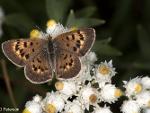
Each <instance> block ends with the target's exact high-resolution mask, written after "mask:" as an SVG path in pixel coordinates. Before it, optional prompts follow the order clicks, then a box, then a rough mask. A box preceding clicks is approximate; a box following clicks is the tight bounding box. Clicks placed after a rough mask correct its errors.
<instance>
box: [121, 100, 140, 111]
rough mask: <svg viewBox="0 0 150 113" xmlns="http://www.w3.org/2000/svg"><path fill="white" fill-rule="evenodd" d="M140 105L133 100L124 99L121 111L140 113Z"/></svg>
mask: <svg viewBox="0 0 150 113" xmlns="http://www.w3.org/2000/svg"><path fill="white" fill-rule="evenodd" d="M140 110H141V109H140V106H139V104H138V103H137V102H136V101H134V100H128V101H124V102H123V104H122V106H121V111H122V112H123V113H140Z"/></svg>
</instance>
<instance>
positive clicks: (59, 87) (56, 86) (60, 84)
mask: <svg viewBox="0 0 150 113" xmlns="http://www.w3.org/2000/svg"><path fill="white" fill-rule="evenodd" d="M55 88H56V89H57V90H58V91H60V90H63V88H64V83H63V82H61V81H58V82H56V83H55Z"/></svg>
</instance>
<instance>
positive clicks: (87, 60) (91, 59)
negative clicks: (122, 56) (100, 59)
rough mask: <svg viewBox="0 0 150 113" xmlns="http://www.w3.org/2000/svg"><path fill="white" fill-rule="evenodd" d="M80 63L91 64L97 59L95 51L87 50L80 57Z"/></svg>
mask: <svg viewBox="0 0 150 113" xmlns="http://www.w3.org/2000/svg"><path fill="white" fill-rule="evenodd" d="M81 60H82V63H83V64H85V65H91V64H93V63H94V62H95V61H97V57H96V54H95V52H89V53H87V54H86V55H85V56H83V57H81Z"/></svg>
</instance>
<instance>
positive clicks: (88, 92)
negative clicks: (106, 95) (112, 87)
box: [79, 85, 98, 110]
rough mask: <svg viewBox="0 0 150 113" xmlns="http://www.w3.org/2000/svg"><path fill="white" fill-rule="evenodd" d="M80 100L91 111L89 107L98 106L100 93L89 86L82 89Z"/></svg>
mask: <svg viewBox="0 0 150 113" xmlns="http://www.w3.org/2000/svg"><path fill="white" fill-rule="evenodd" d="M79 98H80V101H81V103H82V105H84V106H85V108H87V109H88V110H89V105H97V102H98V91H97V89H95V88H92V87H90V85H87V86H86V87H83V88H82V89H81V91H80V95H79Z"/></svg>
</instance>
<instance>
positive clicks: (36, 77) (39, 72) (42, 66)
mask: <svg viewBox="0 0 150 113" xmlns="http://www.w3.org/2000/svg"><path fill="white" fill-rule="evenodd" d="M49 59H50V58H49V54H48V52H47V48H45V49H43V50H42V51H41V52H40V53H39V54H38V55H36V56H35V57H34V58H32V59H31V60H29V61H28V62H27V63H26V66H25V68H24V72H25V77H26V78H27V79H28V80H29V81H30V82H32V83H35V84H42V83H45V82H48V81H49V80H51V79H52V69H51V62H50V60H49Z"/></svg>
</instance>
